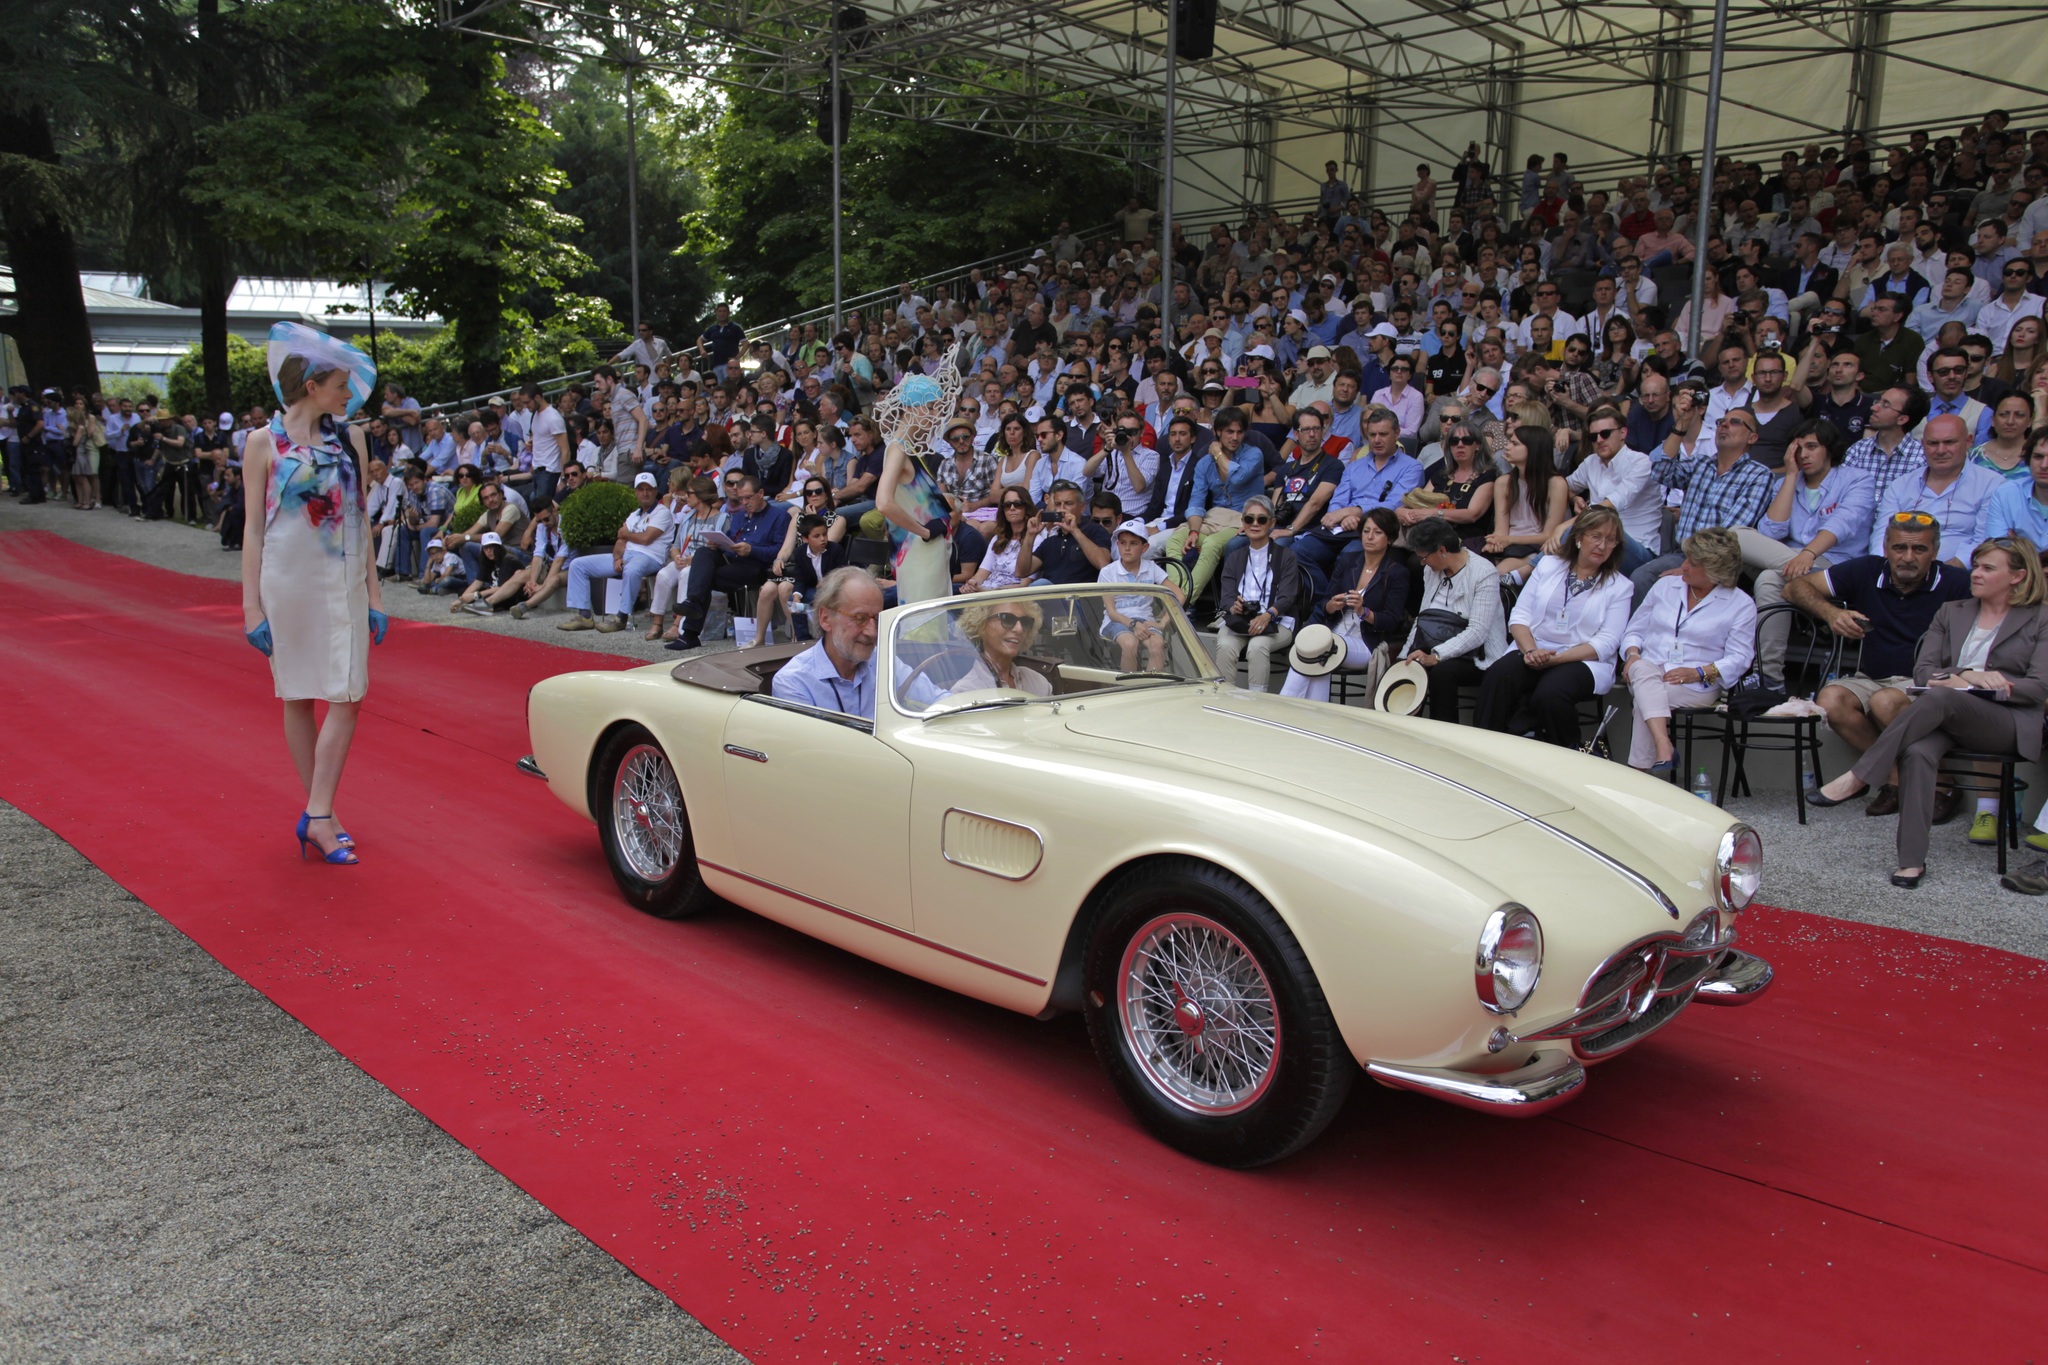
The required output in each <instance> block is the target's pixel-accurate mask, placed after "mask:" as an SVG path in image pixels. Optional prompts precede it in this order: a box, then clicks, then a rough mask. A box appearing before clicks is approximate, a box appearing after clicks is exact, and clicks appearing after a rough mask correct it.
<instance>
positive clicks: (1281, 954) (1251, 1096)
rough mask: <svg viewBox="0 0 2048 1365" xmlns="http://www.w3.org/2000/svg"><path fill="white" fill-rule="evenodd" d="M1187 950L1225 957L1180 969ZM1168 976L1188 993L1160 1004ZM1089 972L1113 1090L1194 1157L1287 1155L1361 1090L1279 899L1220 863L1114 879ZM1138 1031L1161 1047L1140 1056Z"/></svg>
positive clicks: (1094, 1019)
mask: <svg viewBox="0 0 2048 1365" xmlns="http://www.w3.org/2000/svg"><path fill="white" fill-rule="evenodd" d="M1190 949H1192V950H1197V951H1202V952H1205V953H1207V952H1211V951H1213V952H1214V953H1216V954H1217V956H1215V957H1205V958H1204V960H1203V962H1202V963H1200V964H1196V965H1194V966H1193V967H1192V968H1191V969H1190V970H1189V971H1187V972H1185V973H1179V972H1176V971H1175V970H1174V969H1173V968H1172V966H1171V965H1170V962H1171V961H1172V960H1177V959H1176V954H1178V953H1180V952H1184V951H1188V950H1190ZM1219 965H1221V966H1225V967H1227V968H1228V969H1229V970H1228V971H1226V972H1223V973H1221V974H1218V973H1217V972H1215V971H1213V970H1211V969H1212V968H1215V967H1217V966H1219ZM1168 980H1170V981H1172V982H1173V983H1174V986H1173V989H1174V994H1173V996H1172V998H1173V999H1177V1000H1181V1001H1182V1002H1183V1003H1182V1004H1181V1005H1180V1006H1178V1007H1175V1008H1172V1009H1170V1010H1168V1011H1167V1013H1166V1014H1164V1015H1162V1014H1160V1013H1159V1010H1160V1009H1161V1008H1162V1006H1161V1004H1160V1002H1161V1001H1164V1000H1165V999H1167V997H1166V996H1164V995H1162V994H1161V993H1160V992H1159V991H1158V990H1157V986H1158V985H1159V984H1160V983H1161V982H1162V981H1168ZM1084 982H1085V987H1086V992H1085V1005H1084V1012H1085V1013H1086V1015H1087V1018H1088V1037H1089V1039H1090V1040H1091V1041H1092V1042H1093V1043H1094V1045H1095V1054H1096V1056H1097V1057H1099V1058H1100V1059H1101V1061H1102V1066H1103V1069H1104V1070H1106V1071H1107V1072H1108V1073H1109V1076H1110V1079H1111V1081H1113V1082H1114V1083H1115V1085H1116V1088H1117V1093H1118V1094H1120V1095H1122V1096H1123V1100H1124V1103H1125V1104H1127V1105H1129V1106H1130V1108H1131V1112H1132V1113H1134V1114H1136V1115H1137V1117H1138V1121H1139V1122H1140V1123H1142V1124H1143V1125H1144V1126H1145V1127H1146V1129H1147V1130H1148V1131H1150V1132H1151V1133H1152V1134H1153V1136H1155V1137H1157V1138H1159V1139H1160V1140H1161V1141H1162V1142H1165V1143H1167V1144H1168V1145H1169V1146H1172V1147H1175V1148H1178V1149H1179V1150H1181V1151H1183V1152H1186V1153H1187V1154H1188V1155H1189V1156H1192V1157H1197V1158H1199V1159H1201V1160H1203V1161H1208V1162H1213V1163H1214V1164H1216V1165H1219V1166H1230V1167H1235V1168H1239V1169H1243V1168H1246V1167H1251V1166H1263V1165H1265V1164H1266V1163H1268V1162H1272V1161H1278V1160H1280V1159H1281V1158H1283V1157H1286V1156H1290V1155H1292V1154H1293V1153H1295V1152H1297V1151H1299V1150H1301V1149H1302V1148H1303V1147H1305V1146H1307V1145H1308V1144H1309V1143H1310V1142H1312V1141H1314V1139H1315V1137H1316V1135H1317V1134H1318V1133H1320V1132H1322V1131H1323V1129H1324V1128H1325V1127H1327V1126H1328V1125H1329V1122H1330V1120H1331V1119H1333V1118H1335V1117H1336V1116H1337V1111H1338V1110H1339V1109H1341V1108H1343V1106H1344V1099H1345V1096H1346V1095H1348V1094H1349V1093H1350V1092H1351V1082H1352V1080H1353V1078H1354V1077H1355V1076H1356V1075H1357V1073H1358V1066H1357V1063H1356V1062H1355V1061H1353V1060H1352V1057H1351V1053H1350V1052H1349V1050H1348V1049H1346V1047H1345V1046H1344V1039H1343V1037H1342V1036H1341V1035H1340V1034H1339V1033H1338V1031H1337V1025H1336V1023H1335V1021H1334V1020H1332V1019H1331V1017H1330V1008H1329V1005H1328V1003H1327V1002H1326V1001H1325V1000H1324V999H1323V991H1322V987H1321V986H1320V985H1318V984H1317V982H1316V977H1315V972H1314V971H1313V970H1311V969H1310V967H1309V964H1308V958H1307V957H1306V956H1305V955H1304V954H1303V953H1302V951H1301V947H1300V945H1299V944H1297V943H1296V942H1295V941H1294V935H1293V934H1291V933H1289V932H1288V929H1287V926H1286V924H1285V923H1284V922H1283V921H1282V920H1281V919H1280V916H1279V915H1277V914H1275V913H1274V911H1273V908H1272V907H1271V906H1270V905H1268V904H1266V902H1265V900H1264V899H1263V898H1262V897H1260V896H1259V894H1258V893H1257V892H1255V891H1253V890H1252V889H1251V888H1250V887H1249V886H1246V885H1245V884H1244V883H1243V882H1242V881H1239V880H1238V879H1237V878H1236V877H1233V876H1231V875H1230V874H1229V873H1228V872H1225V871H1223V870H1222V869H1221V868H1218V867H1214V866H1211V865H1210V864H1208V863H1203V862H1198V861H1195V860H1193V859H1179V860H1174V861H1172V862H1163V863H1148V864H1146V865H1145V866H1143V867H1140V868H1136V869H1133V870H1132V871H1131V872H1130V873H1128V874H1126V875H1125V876H1124V877H1123V878H1121V879H1120V880H1119V881H1118V882H1117V883H1116V884H1115V885H1113V886H1112V887H1110V888H1109V890H1108V891H1107V893H1106V901H1105V904H1104V908H1103V912H1102V915H1101V917H1100V918H1099V919H1098V920H1097V921H1096V925H1095V929H1094V932H1093V934H1092V935H1091V937H1090V939H1089V943H1088V952H1087V959H1086V963H1085V967H1084ZM1147 983H1150V985H1151V986H1152V987H1153V989H1150V990H1147V989H1145V986H1146V984H1147ZM1181 983H1186V984H1192V985H1194V986H1195V987H1196V994H1195V996H1194V997H1188V996H1187V995H1185V994H1184V993H1183V992H1181V991H1180V989H1179V986H1180V984H1181ZM1127 986H1128V987H1129V988H1130V990H1129V991H1127V989H1126V987H1127ZM1226 988H1227V989H1226ZM1133 992H1135V995H1136V999H1137V1003H1136V1005H1135V1006H1133V1005H1131V1004H1130V1003H1129V1000H1130V998H1131V996H1132V993H1133ZM1148 1006H1149V1007H1148ZM1190 1009H1192V1014H1184V1011H1188V1010H1190ZM1162 1021H1164V1022H1165V1023H1173V1024H1175V1025H1176V1027H1175V1028H1172V1029H1168V1028H1165V1027H1164V1026H1163V1023H1162ZM1190 1029H1192V1030H1193V1032H1190ZM1138 1039H1149V1040H1152V1042H1155V1043H1157V1044H1158V1046H1157V1047H1149V1048H1147V1049H1146V1050H1145V1052H1144V1053H1143V1054H1141V1051H1140V1048H1139V1045H1138V1043H1137V1042H1136V1041H1134V1040H1138ZM1218 1042H1222V1043H1225V1044H1226V1045H1227V1046H1224V1047H1217V1046H1216V1045H1215V1044H1216V1043H1218ZM1205 1048H1206V1051H1205ZM1233 1081H1236V1082H1242V1084H1233ZM1177 1086H1179V1087H1181V1089H1180V1090H1179V1093H1176V1087H1177Z"/></svg>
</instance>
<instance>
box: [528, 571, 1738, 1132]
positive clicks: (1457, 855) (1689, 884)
mask: <svg viewBox="0 0 2048 1365" xmlns="http://www.w3.org/2000/svg"><path fill="white" fill-rule="evenodd" d="M1113 591H1114V592H1115V593H1120V594H1122V595H1123V597H1124V598H1125V599H1126V602H1125V606H1126V607H1127V608H1128V607H1131V606H1134V605H1135V603H1134V602H1132V601H1130V600H1129V599H1132V598H1133V597H1134V596H1137V595H1142V598H1143V599H1144V600H1148V601H1149V604H1150V608H1151V614H1152V615H1153V616H1154V617H1155V618H1156V620H1157V621H1158V622H1159V623H1160V625H1161V626H1162V627H1163V633H1164V640H1163V644H1164V646H1165V647H1164V649H1163V650H1157V649H1155V650H1154V651H1153V652H1152V653H1151V654H1150V655H1149V656H1148V657H1145V658H1143V659H1142V660H1140V662H1141V663H1142V664H1143V665H1144V667H1142V668H1141V669H1140V670H1138V671H1125V669H1124V667H1123V665H1124V662H1125V659H1124V656H1122V655H1121V654H1120V652H1119V650H1118V648H1117V646H1116V643H1115V642H1114V641H1113V640H1112V639H1110V638H1108V635H1107V633H1106V632H1105V629H1104V623H1105V620H1106V612H1107V609H1108V608H1109V607H1110V606H1111V605H1112V604H1113V603H1114V602H1115V601H1116V600H1117V599H1116V597H1114V596H1112V590H1111V589H1108V588H1098V587H1096V586H1095V585H1092V584H1090V585H1083V586H1078V587H1052V588H1036V589H1028V590H1021V591H1016V592H1012V593H1008V594H1005V595H1003V596H1002V598H1001V600H991V599H990V596H989V595H987V594H984V595H981V596H976V597H956V598H953V599H951V600H949V601H946V602H943V603H926V604H922V605H916V606H909V607H900V608H896V609H892V610H890V611H888V612H886V613H884V615H883V616H882V618H881V621H880V625H879V642H878V646H877V648H876V652H875V666H876V677H875V690H874V693H873V695H874V697H875V698H876V699H877V701H876V705H875V716H874V719H873V720H872V722H870V721H868V720H865V719H860V718H857V717H854V716H850V715H846V714H841V713H839V712H834V711H820V710H814V709H811V708H809V707H805V706H800V705H794V704H791V703H789V702H786V701H782V700H780V699H777V698H775V697H773V696H771V695H770V692H769V680H770V678H771V677H772V676H773V674H774V671H775V670H776V669H777V668H778V667H780V666H781V665H782V663H783V662H784V661H786V660H787V659H788V658H790V657H791V656H792V655H793V654H795V653H796V652H797V649H798V648H799V647H798V646H767V647H763V648H756V649H749V650H741V651H737V652H733V653H724V654H714V655H709V656H703V657H699V658H695V659H691V660H688V661H686V662H684V663H682V664H680V665H678V666H676V667H674V668H673V669H671V668H669V667H667V666H665V665H657V666H653V667H648V668H640V669H633V670H629V671H625V672H591V673H570V674H564V675H562V676H560V677H555V678H550V679H548V680H547V681H545V682H542V683H541V684H539V685H538V686H537V687H535V688H534V689H533V692H532V696H531V699H530V701H529V704H528V712H529V715H528V724H529V728H530V731H531V734H532V739H533V754H532V756H531V757H530V758H528V759H526V760H523V761H522V763H523V766H524V767H526V768H527V769H528V771H530V772H534V773H535V774H536V775H541V776H544V777H545V779H546V780H547V782H548V784H549V786H550V787H552V788H553V790H554V792H555V794H556V795H557V796H558V797H560V798H561V800H562V801H563V802H565V803H566V804H568V805H569V806H570V807H571V808H573V809H574V810H576V811H577V812H579V813H581V814H583V815H586V816H588V817H589V818H591V819H592V820H594V821H595V822H596V824H597V827H598V829H599V831H600V833H601V836H602V840H603V844H604V850H605V856H606V858H607V859H608V860H609V862H610V865H611V869H612V873H613V876H614V877H615V878H616V880H617V882H618V884H619V886H620V888H621V889H622V890H624V892H625V893H626V895H627V897H628V898H629V899H630V900H631V901H632V902H633V903H634V904H635V905H637V906H639V907H640V908H641V909H643V910H645V911H647V912H649V913H650V914H654V915H660V916H664V917H681V916H686V915H692V914H695V913H697V912H699V911H701V910H703V909H705V908H706V907H708V906H711V905H713V904H715V903H716V901H717V900H718V899H719V898H721V897H722V898H724V899H725V900H729V901H732V902H735V903H737V904H739V905H741V906H744V907H746V908H747V909H749V910H753V911H755V912H757V913H759V914H763V915H767V916H769V917H770V918H773V919H776V920H780V921H782V922H783V923H785V924H788V925H791V926H793V927H795V928H797V929H800V930H802V931H803V932H805V933H807V934H811V935H814V936H816V937H818V938H821V939H824V940H826V941H828V942H831V943H834V944H837V945H839V946H840V947H842V948H845V949H847V950H849V951H851V952H855V953H858V954H860V955H861V956H863V957H867V958H871V959H873V960H874V961H876V962H880V963H884V964H886V965H888V966H891V967H894V968H896V969H898V970H900V971H904V972H908V973H910V974H911V975H913V976H917V977H922V978H924V979H925V980H927V981H931V982H934V983H936V984H938V985H941V986H944V987H947V988H948V989H951V990H956V991H960V992H962V993H964V994H967V995H971V996H974V997H977V998H979V999H982V1000H986V1001H988V1002H990V1003H992V1004H996V1005H1001V1006H1003V1007H1005V1008H1007V1009H1013V1010H1018V1011H1021V1012H1023V1013H1026V1014H1033V1015H1040V1016H1050V1015H1051V1014H1053V1013H1055V1012H1058V1011H1063V1010H1080V1011H1083V1012H1084V1013H1085V1014H1086V1016H1087V1022H1088V1028H1089V1034H1090V1037H1091V1038H1092V1039H1093V1041H1094V1045H1095V1049H1096V1051H1097V1053H1098V1055H1099V1057H1100V1059H1101V1062H1102V1064H1103V1066H1104V1067H1105V1068H1106V1069H1107V1070H1108V1072H1109V1074H1110V1076H1111V1077H1112V1079H1113V1080H1114V1082H1115V1084H1116V1087H1117V1089H1118V1090H1119V1092H1121V1094H1122V1096H1123V1098H1124V1100H1125V1101H1126V1102H1127V1103H1128V1104H1129V1105H1130V1107H1131V1109H1132V1110H1133V1111H1134V1112H1135V1113H1136V1114H1137V1116H1138V1118H1139V1119H1140V1120H1141V1121H1142V1122H1143V1123H1144V1124H1145V1126H1146V1127H1147V1128H1149V1129H1150V1130H1151V1131H1152V1132H1153V1133H1155V1134H1156V1135H1157V1136H1159V1137H1160V1138H1161V1139H1163V1140H1164V1141H1166V1142H1168V1143H1171V1144H1172V1145H1174V1146H1175V1147H1178V1148H1180V1149H1182V1150H1183V1151H1186V1152H1189V1153H1191V1154H1193V1155H1195V1156H1197V1157H1200V1158H1203V1159H1205V1160H1209V1161H1213V1162H1218V1163H1222V1164H1225V1165H1230V1166H1252V1165H1257V1164H1260V1163H1263V1162H1268V1161H1273V1160H1276V1159H1278V1158H1280V1157H1283V1156H1286V1155H1287V1154H1288V1153H1290V1152H1293V1151H1295V1150H1297V1149H1298V1148H1300V1147H1301V1146H1303V1145H1304V1144H1306V1143H1307V1142H1309V1141H1310V1140H1311V1139H1312V1138H1314V1137H1315V1135H1316V1134H1317V1133H1318V1132H1319V1131H1320V1130H1321V1129H1322V1128H1323V1127H1324V1125H1326V1124H1327V1123H1328V1122H1329V1121H1330V1119H1331V1118H1332V1117H1333V1116H1334V1115H1335V1114H1336V1112H1337V1110H1338V1108H1339V1107H1340V1106H1341V1104H1342V1103H1343V1101H1344V1098H1345V1096H1346V1094H1347V1093H1348V1091H1349V1090H1350V1087H1351V1083H1352V1080H1353V1078H1354V1077H1355V1076H1356V1075H1357V1073H1358V1069H1359V1068H1360V1067H1363V1068H1364V1070H1365V1073H1366V1074H1367V1075H1369V1076H1371V1077H1372V1078H1373V1079H1374V1080H1376V1081H1379V1082H1380V1083H1381V1084H1383V1085H1388V1086H1393V1087H1398V1088H1402V1089H1407V1090H1416V1091H1421V1092H1423V1093H1424V1094H1429V1095H1434V1096H1437V1097H1438V1098H1441V1099H1445V1100H1449V1101H1451V1102H1452V1103H1455V1104H1461V1105H1466V1106H1469V1107H1472V1108H1475V1109H1481V1110H1486V1111H1489V1112H1493V1113H1500V1114H1534V1113H1538V1112H1541V1111H1543V1110H1546V1109H1549V1108H1551V1107H1553V1106H1555V1105H1557V1104H1559V1103H1561V1102H1563V1101H1564V1100H1566V1099H1568V1098H1570V1097H1571V1096H1572V1095H1573V1094H1574V1093H1575V1092H1577V1091H1578V1089H1579V1088H1580V1087H1581V1086H1582V1085H1583V1084H1584V1083H1585V1070H1584V1067H1585V1064H1587V1063H1590V1062H1596V1061H1601V1060H1604V1059H1606V1058H1610V1057H1613V1056H1614V1055H1616V1054H1617V1053H1619V1052H1621V1051H1623V1050H1624V1049H1626V1048H1629V1047H1631V1046H1633V1045H1634V1044H1636V1043H1638V1042H1640V1041H1641V1040H1642V1039H1643V1038H1644V1037H1646V1036H1647V1035H1649V1034H1650V1033H1652V1032H1654V1031H1656V1030H1657V1029H1659V1028H1662V1027H1663V1026H1664V1025H1666V1024H1668V1023H1670V1022H1671V1021H1672V1019H1674V1018H1676V1017H1677V1016H1678V1014H1679V1013H1681V1012H1682V1011H1683V1010H1684V1009H1685V1007H1686V1006H1687V1005H1689V1004H1691V1003H1692V1002H1694V1001H1695V1000H1698V1001H1703V1002H1709V1003H1716V1004H1741V1003H1744V1002H1747V1001H1750V1000H1753V999H1755V998H1756V997H1757V996H1758V995H1760V994H1761V993H1762V992H1763V991H1764V990H1765V989H1766V988H1767V987H1768V986H1769V984H1770V981H1771V969H1770V967H1769V966H1768V965H1767V964H1766V963H1765V962H1763V961H1762V960H1760V959H1758V958H1756V957H1752V956H1750V955H1747V954H1745V953H1742V952H1740V951H1738V950H1737V949H1736V948H1735V946H1734V945H1735V938H1736V934H1735V924H1736V919H1737V916H1738V914H1739V912H1740V911H1741V910H1742V909H1743V907H1744V906H1746V905H1747V904H1748V903H1749V901H1750V899H1751V897H1752V896H1754V895H1755V894H1756V890H1757V884H1758V875H1759V870H1760V866H1761V856H1762V847H1761V844H1760V842H1759V840H1758V838H1757V836H1756V834H1755V833H1754V832H1753V831H1751V830H1750V829H1749V828H1747V827H1746V826H1744V825H1742V824H1740V823H1738V822H1736V821H1734V820H1732V819H1730V818H1729V816H1728V815H1727V814H1726V813H1725V812H1723V811H1722V810H1720V809H1718V808H1716V807H1714V806H1712V805H1709V804H1707V803H1705V802H1702V801H1699V800H1697V799H1695V798H1693V797H1691V796H1688V795H1686V794H1684V793H1683V792H1681V791H1679V790H1678V789H1677V788H1674V787H1672V786H1670V785H1668V784H1666V783H1663V782H1658V781H1655V780H1653V779H1651V778H1649V777H1646V776H1643V775H1641V774H1639V773H1635V772H1632V771H1630V770H1629V769H1627V768H1625V767H1623V766H1621V765H1619V764H1616V763H1612V762H1608V761H1605V760H1602V759H1597V758H1593V757H1589V756H1586V755H1581V754H1577V753H1570V752H1565V751H1561V750H1559V749H1557V748H1554V747H1551V746H1548V745H1543V744H1538V743H1536V742H1534V741H1530V740H1522V739H1514V738H1508V737H1504V736H1501V735H1497V734H1492V733H1488V732H1485V731H1481V730H1476V729H1469V728H1464V727H1459V726H1452V725H1445V724H1440V723H1437V722H1433V721H1427V720H1422V719H1419V718H1408V717H1394V716H1388V715H1386V714H1383V713H1381V712H1377V711H1370V710H1365V709H1360V708H1353V707H1346V706H1333V705H1329V704H1327V703H1318V702H1309V701H1299V700H1291V699H1286V698H1281V697H1277V696H1270V695H1265V694H1262V693H1254V692H1247V691H1243V690H1241V689H1239V688H1236V687H1234V686H1231V685H1229V684H1228V683H1226V682H1225V681H1223V680H1222V679H1221V678H1220V677H1219V676H1218V675H1217V673H1216V671H1215V669H1214V667H1213V666H1212V665H1211V664H1210V662H1209V659H1208V656H1207V655H1206V654H1205V653H1204V652H1203V650H1202V648H1201V645H1200V641H1199V640H1198V639H1197V637H1196V635H1195V633H1194V631H1193V629H1192V627H1191V626H1190V625H1189V623H1188V621H1187V619H1186V617H1185V616H1184V615H1183V614H1182V613H1181V611H1180V609H1179V607H1178V606H1177V605H1176V604H1175V602H1174V600H1173V599H1172V598H1170V597H1169V596H1167V595H1166V594H1165V593H1163V592H1159V591H1157V590H1147V589H1135V588H1131V587H1119V588H1117V589H1115V590H1113ZM1124 614H1125V615H1131V614H1133V613H1132V612H1130V611H1128V610H1127V611H1125V613H1124ZM1005 678H1006V679H1008V680H1009V681H1010V682H1012V683H1014V684H1016V685H1015V686H1012V687H1000V686H991V685H990V684H992V683H995V682H997V681H998V680H999V679H1005Z"/></svg>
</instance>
